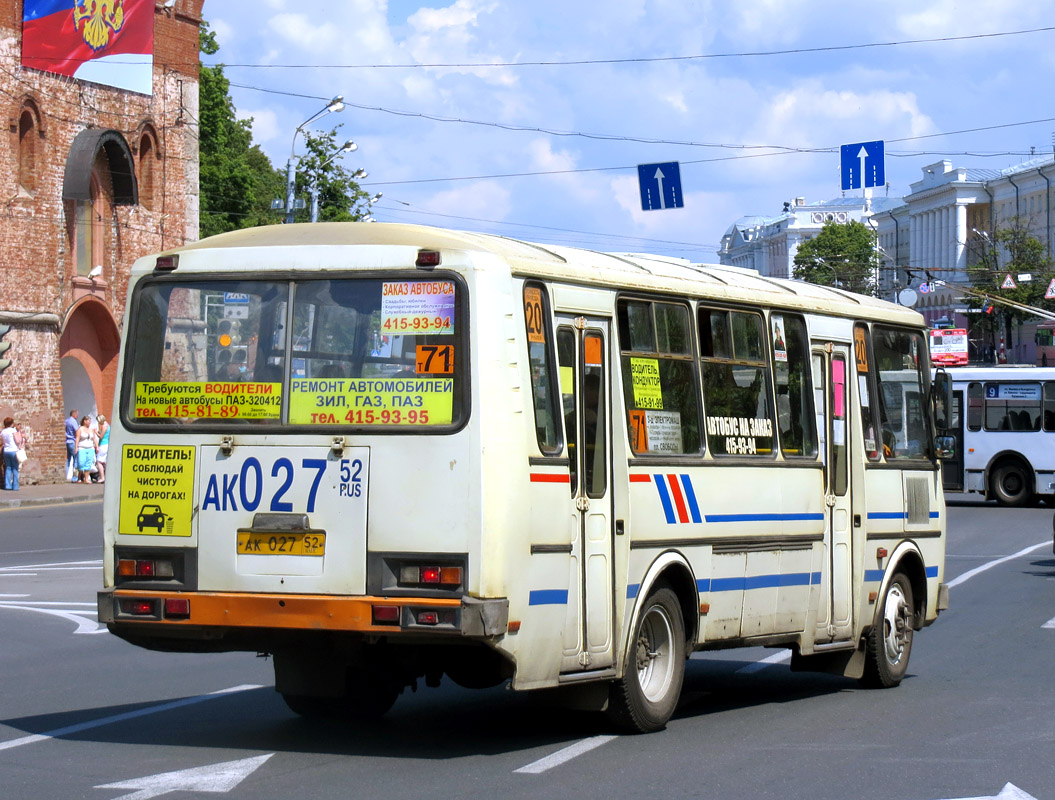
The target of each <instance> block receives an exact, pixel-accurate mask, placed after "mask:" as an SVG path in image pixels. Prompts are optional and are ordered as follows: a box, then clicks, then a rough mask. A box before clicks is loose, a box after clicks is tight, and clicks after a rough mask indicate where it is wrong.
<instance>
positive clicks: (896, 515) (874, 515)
mask: <svg viewBox="0 0 1055 800" xmlns="http://www.w3.org/2000/svg"><path fill="white" fill-rule="evenodd" d="M868 518H869V519H904V518H905V512H904V511H869V512H868Z"/></svg>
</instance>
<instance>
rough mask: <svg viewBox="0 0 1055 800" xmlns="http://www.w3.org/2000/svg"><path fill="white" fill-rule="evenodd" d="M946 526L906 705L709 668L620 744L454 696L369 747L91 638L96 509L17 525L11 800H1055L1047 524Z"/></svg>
mask: <svg viewBox="0 0 1055 800" xmlns="http://www.w3.org/2000/svg"><path fill="white" fill-rule="evenodd" d="M949 520H950V535H949V553H948V561H947V572H946V576H947V580H950V581H952V582H953V583H954V586H953V588H952V592H951V602H952V607H951V608H950V609H949V610H948V611H947V612H945V613H943V614H942V615H941V617H940V618H939V620H938V622H937V623H936V624H935V625H933V626H932V627H930V628H928V629H926V630H925V631H923V632H922V633H920V634H918V635H917V637H916V641H915V645H914V649H913V655H912V662H911V664H910V671H909V676H908V677H907V678H906V680H905V681H904V682H903V683H902V685H901V686H900V687H898V688H896V689H892V690H885V691H874V690H873V691H868V690H862V689H859V688H858V687H857V684H856V683H855V682H853V681H849V680H846V679H842V678H838V677H831V676H825V675H813V674H799V673H795V674H793V673H791V672H790V671H789V670H788V667H787V664H786V663H783V662H779V661H778V662H775V663H766V662H764V661H762V659H765V658H767V657H770V656H772V655H773V652H772V651H765V650H754V649H752V650H733V651H726V652H723V653H719V654H713V653H708V654H705V655H703V656H701V655H700V654H697V656H694V657H693V659H692V660H691V661H690V663H689V665H688V673H687V677H686V682H685V690H684V694H683V699H682V703H681V706H680V708H679V710H678V712H677V714H676V715H675V718H674V719H673V720H672V721H671V723H670V724H669V725H668V726H667V729H666V730H665V731H663V732H661V733H657V734H653V735H650V736H612V735H610V732H609V731H608V730H607V728H606V727H605V725H604V722H603V720H602V719H600V718H598V717H597V716H594V715H591V714H588V713H584V712H571V711H567V710H563V709H559V708H555V707H553V706H552V705H550V704H549V703H547V701H546V698H545V697H543V696H539V695H536V694H514V693H511V692H507V691H504V690H503V689H495V690H488V691H477V692H473V691H468V690H463V689H460V688H458V687H456V686H453V685H450V684H447V683H444V685H443V686H441V687H440V688H439V689H425V688H424V687H422V688H421V689H420V690H419V691H418V692H417V693H414V694H409V693H407V694H404V696H403V697H401V698H400V699H399V701H398V702H397V703H396V706H395V708H394V709H393V710H392V711H391V712H390V713H389V715H388V716H387V717H385V719H384V720H382V721H381V722H380V723H377V724H374V725H371V726H366V727H355V726H351V725H344V724H337V723H325V724H320V723H317V722H309V721H306V720H302V719H300V718H298V717H297V716H295V715H294V714H292V713H291V712H289V711H288V710H287V709H286V706H285V704H284V703H283V702H282V700H281V698H280V697H278V695H276V694H275V693H274V691H273V689H272V673H271V665H270V662H267V661H265V660H264V659H260V658H256V657H255V656H254V655H253V654H243V653H236V654H224V655H202V656H192V655H172V654H161V653H151V652H147V651H144V650H140V649H137V648H134V647H132V646H130V645H127V644H125V643H124V642H121V641H120V640H117V639H116V638H114V637H112V636H110V635H109V634H108V633H107V632H106V631H105V629H104V628H101V626H99V625H98V623H97V621H96V618H95V592H96V590H97V589H98V588H99V586H100V584H101V561H100V559H101V541H100V535H99V529H100V523H101V504H99V503H84V504H76V505H66V506H56V507H47V508H31V509H25V510H12V511H0V797H2V798H4V800H18V799H19V798H35V799H36V798H96V799H97V800H115V799H116V798H125V800H146V798H150V797H163V796H167V797H173V798H188V797H206V796H208V797H214V796H217V793H225V794H226V796H227V797H230V798H232V800H233V799H234V798H254V799H255V798H260V799H262V800H269V799H270V798H275V799H276V800H278V798H282V799H283V800H285V799H286V798H289V797H305V798H331V797H332V798H360V797H362V798H365V797H371V798H374V797H377V798H390V797H391V798H404V797H406V798H417V797H421V798H430V800H435V798H437V797H444V796H452V797H475V796H481V795H484V794H485V793H486V794H487V795H489V796H493V797H503V798H539V797H543V798H545V797H561V798H566V797H569V796H575V795H576V794H590V795H598V794H599V795H605V796H627V795H638V794H640V795H656V794H661V795H663V796H668V797H703V798H745V799H746V798H769V797H772V798H778V797H779V798H786V797H789V796H790V797H810V798H818V800H821V799H823V798H838V799H839V800H845V799H847V798H871V797H876V798H878V797H882V798H889V799H890V800H941V799H945V798H979V797H994V796H998V795H999V796H1000V797H1002V798H1005V799H1006V800H1011V798H1019V800H1021V799H1022V798H1026V797H1029V796H1033V797H1035V798H1038V800H1045V799H1046V798H1051V799H1052V800H1055V769H1053V766H1052V756H1053V753H1055V692H1053V691H1052V689H1051V674H1052V666H1051V664H1052V653H1053V650H1055V647H1053V646H1055V558H1053V556H1052V552H1051V539H1052V527H1051V524H1052V512H1051V509H1050V508H1044V507H1041V508H1031V509H1003V508H997V507H996V506H993V505H984V504H980V503H977V502H974V501H957V500H952V504H951V506H950V511H949ZM979 568H982V569H979ZM957 576H958V577H957ZM1008 784H1010V785H1008Z"/></svg>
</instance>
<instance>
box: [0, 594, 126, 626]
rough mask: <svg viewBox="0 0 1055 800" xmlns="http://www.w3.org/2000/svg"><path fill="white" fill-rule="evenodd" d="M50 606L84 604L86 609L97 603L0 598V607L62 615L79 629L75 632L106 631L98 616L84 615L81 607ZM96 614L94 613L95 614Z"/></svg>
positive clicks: (61, 616) (54, 615)
mask: <svg viewBox="0 0 1055 800" xmlns="http://www.w3.org/2000/svg"><path fill="white" fill-rule="evenodd" d="M50 606H84V608H85V609H89V608H90V609H95V608H96V604H95V603H59V602H52V601H47V600H46V601H42V602H33V601H28V602H27V601H13V602H12V601H8V600H0V608H12V609H21V610H23V611H36V612H37V613H38V614H48V615H50V616H53V617H60V618H62V619H65V620H69V621H70V622H72V623H73V624H74V625H76V626H77V629H76V630H75V631H74V633H106V626H105V625H103V624H102V623H100V622H99V621H98V619H97V618H89V617H86V616H84V610H82V609H79V608H71V609H65V608H50ZM93 616H94V615H93Z"/></svg>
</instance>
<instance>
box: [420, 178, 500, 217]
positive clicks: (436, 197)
mask: <svg viewBox="0 0 1055 800" xmlns="http://www.w3.org/2000/svg"><path fill="white" fill-rule="evenodd" d="M419 205H420V207H422V208H425V209H427V210H429V211H433V212H435V213H437V214H451V215H456V216H459V217H475V218H478V219H488V220H502V219H504V218H505V217H506V216H507V215H508V214H509V211H510V208H511V202H510V192H509V190H508V189H507V188H506V187H505V186H502V185H501V184H499V183H498V182H497V181H473V182H472V183H467V184H462V185H460V186H458V187H457V188H454V189H449V190H448V191H445V192H437V193H435V194H432V195H430V196H429V197H428V198H426V199H424V200H422V201H419ZM437 224H439V225H447V223H446V222H442V221H441V222H437Z"/></svg>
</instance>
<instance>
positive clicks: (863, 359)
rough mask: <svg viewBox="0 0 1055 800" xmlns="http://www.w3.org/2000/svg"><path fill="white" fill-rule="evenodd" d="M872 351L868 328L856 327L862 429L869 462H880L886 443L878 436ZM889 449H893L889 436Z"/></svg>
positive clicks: (855, 345) (856, 355)
mask: <svg viewBox="0 0 1055 800" xmlns="http://www.w3.org/2000/svg"><path fill="white" fill-rule="evenodd" d="M870 350H871V347H870V342H869V337H868V328H867V327H866V326H864V325H861V324H857V325H855V326H854V361H855V362H856V363H857V399H858V401H859V403H860V406H861V427H862V429H863V430H864V440H865V453H866V454H867V455H868V460H869V461H878V460H879V452H880V449H881V448H882V446H883V444H884V442H883V441H882V439H881V438H879V437H877V436H876V431H877V430H879V426H878V425H877V423H876V403H875V402H874V401H873V399H872V398H873V396H874V393H873V391H872V381H871V375H872V373H871V370H870V369H869V366H870V363H871V357H870V355H869V353H870ZM887 438H888V441H887V442H886V444H887V447H889V448H892V447H893V443H892V442H891V441H889V440H890V438H892V435H888V437H887Z"/></svg>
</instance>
